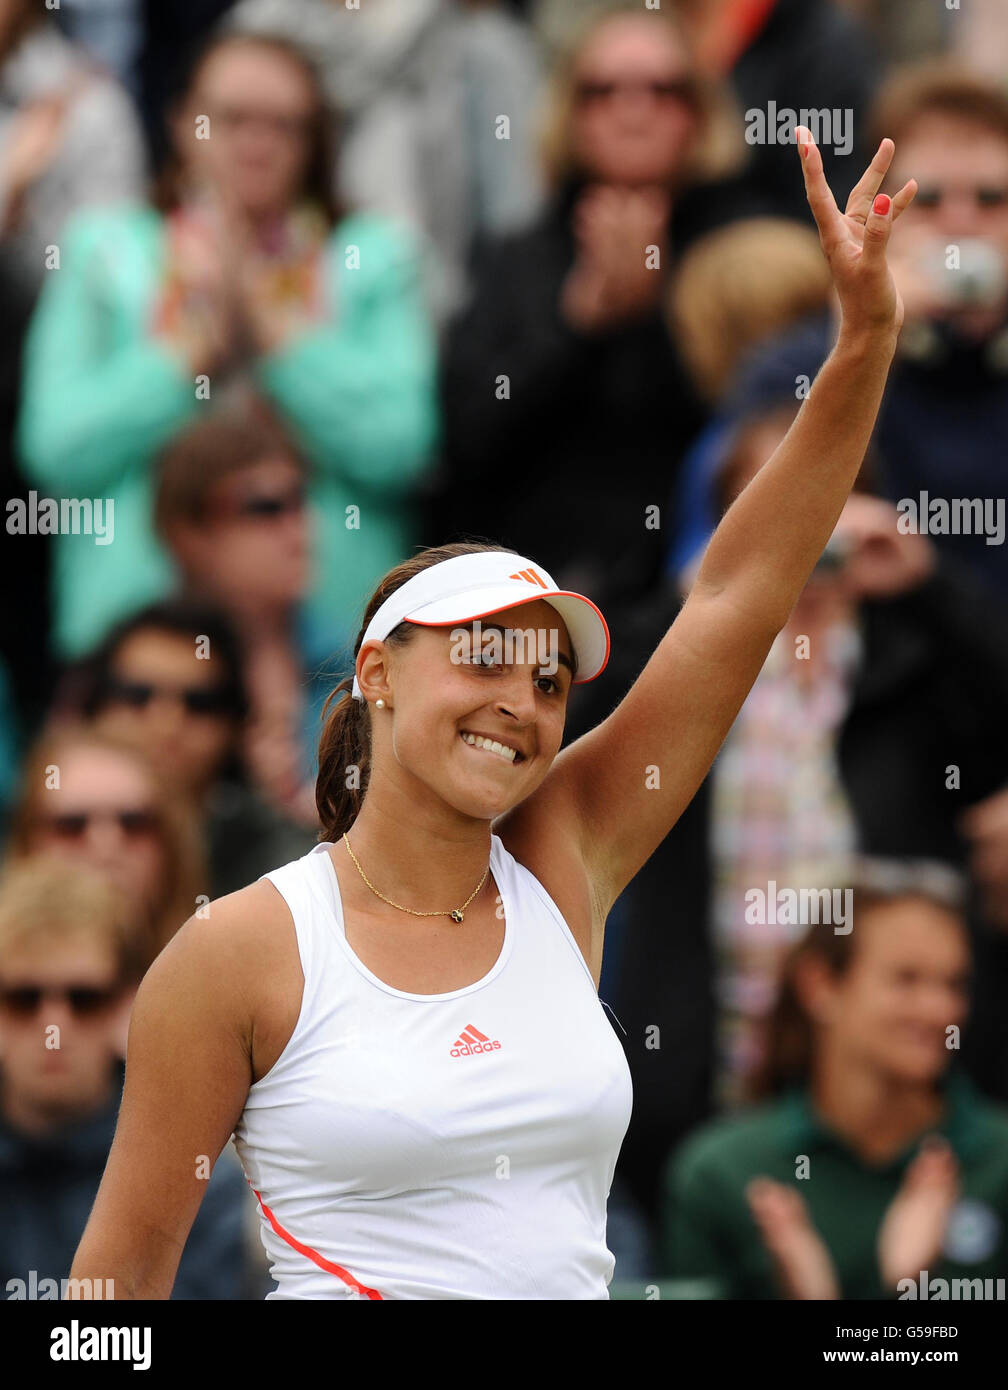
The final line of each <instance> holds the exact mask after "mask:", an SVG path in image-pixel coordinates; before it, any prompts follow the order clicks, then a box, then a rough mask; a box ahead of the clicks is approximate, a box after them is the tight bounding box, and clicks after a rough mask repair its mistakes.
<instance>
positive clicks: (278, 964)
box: [141, 881, 304, 1080]
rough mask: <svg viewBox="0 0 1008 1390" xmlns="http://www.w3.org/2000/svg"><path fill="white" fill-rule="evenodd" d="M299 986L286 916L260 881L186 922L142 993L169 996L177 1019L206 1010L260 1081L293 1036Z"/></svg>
mask: <svg viewBox="0 0 1008 1390" xmlns="http://www.w3.org/2000/svg"><path fill="white" fill-rule="evenodd" d="M303 985H304V976H303V973H302V969H301V959H300V954H299V952H298V946H297V936H296V934H295V931H294V923H293V921H292V919H291V914H290V909H289V908H288V907H287V904H286V903H285V902H284V900H283V898H282V897H281V896H280V894H279V893H278V892H277V890H276V889H275V888H274V887H273V885H272V884H271V883H269V882H265V881H261V882H257V883H252V884H250V885H249V886H248V887H246V888H241V889H239V890H238V891H237V892H235V893H229V894H227V896H226V897H223V898H217V899H215V900H214V901H213V902H211V903H209V904H207V906H206V907H204V908H201V909H200V912H199V913H197V914H196V915H195V916H193V917H190V918H189V920H188V921H187V922H186V923H185V924H184V925H183V926H182V927H181V928H180V929H179V930H178V931H177V932H176V934H175V936H174V937H172V939H171V941H169V943H168V944H167V946H165V948H164V950H163V951H162V952H161V954H160V955H159V956H158V958H157V960H156V961H155V962H154V964H153V965H152V966H151V968H150V970H149V971H148V972H147V975H146V977H145V979H144V982H143V985H142V986H141V993H142V994H145V995H147V996H148V997H150V996H151V995H153V994H157V995H159V996H161V995H166V994H170V995H171V996H172V999H173V1005H174V1007H175V1008H176V1009H178V1010H180V1011H181V1012H182V1013H183V1015H186V1014H191V1015H199V1014H205V1012H206V1010H207V1009H212V1011H213V1014H214V1016H215V1019H216V1020H217V1023H218V1026H220V1027H222V1028H224V1029H226V1031H227V1032H228V1033H229V1034H231V1035H232V1036H234V1037H235V1038H236V1039H238V1040H239V1041H240V1043H241V1045H242V1047H243V1050H244V1051H245V1052H246V1054H247V1055H248V1057H249V1059H250V1065H251V1071H252V1079H253V1080H258V1079H259V1077H260V1076H261V1075H265V1073H266V1071H268V1070H269V1068H270V1066H272V1064H273V1062H274V1061H275V1060H276V1057H277V1056H279V1054H280V1052H281V1051H282V1050H283V1046H284V1045H285V1043H286V1040H287V1038H288V1037H289V1036H290V1033H291V1032H292V1031H293V1028H294V1024H295V1023H296V1021H297V1015H298V1012H299V1010H300V1005H301V993H302V989H303ZM288 1020H290V1027H289V1028H288V1030H287V1034H286V1036H285V1037H283V1041H282V1042H281V1043H280V1046H279V1047H278V1048H277V1049H276V1056H272V1057H271V1055H270V1053H271V1047H272V1045H273V1042H274V1040H275V1039H276V1038H278V1037H279V1036H280V1035H282V1034H283V1029H284V1026H285V1023H286V1022H287V1021H288ZM193 1021H194V1023H195V1022H196V1019H195V1017H194V1019H193ZM264 1062H266V1063H267V1065H264Z"/></svg>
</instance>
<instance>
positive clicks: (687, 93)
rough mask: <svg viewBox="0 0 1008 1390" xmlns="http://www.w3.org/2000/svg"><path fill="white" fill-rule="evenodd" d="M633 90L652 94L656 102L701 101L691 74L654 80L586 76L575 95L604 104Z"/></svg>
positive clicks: (585, 102)
mask: <svg viewBox="0 0 1008 1390" xmlns="http://www.w3.org/2000/svg"><path fill="white" fill-rule="evenodd" d="M630 93H632V94H634V95H637V96H641V95H643V96H648V97H650V98H651V100H652V101H655V102H662V103H666V102H668V103H671V102H676V101H678V102H684V103H685V104H686V105H688V106H695V105H696V102H697V92H696V85H695V83H694V82H693V80H692V79H691V78H689V77H669V78H664V79H661V78H654V79H651V80H650V81H649V80H647V79H641V80H640V81H631V80H629V79H627V80H622V81H621V80H617V79H615V78H614V79H604V78H599V79H597V80H592V79H590V78H584V79H583V80H582V81H580V82H578V84H577V85H576V87H575V89H574V95H575V97H576V99H577V101H578V102H579V103H580V105H582V106H603V105H606V104H608V103H609V102H611V101H612V100H613V99H614V98H615V97H617V96H623V95H626V94H630Z"/></svg>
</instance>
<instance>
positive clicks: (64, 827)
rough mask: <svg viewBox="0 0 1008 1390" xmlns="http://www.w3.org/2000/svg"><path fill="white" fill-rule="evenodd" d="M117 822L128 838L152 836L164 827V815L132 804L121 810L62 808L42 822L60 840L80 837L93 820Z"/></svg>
mask: <svg viewBox="0 0 1008 1390" xmlns="http://www.w3.org/2000/svg"><path fill="white" fill-rule="evenodd" d="M101 820H104V821H109V820H111V821H115V822H116V823H117V824H118V826H119V829H120V830H121V831H122V833H123V835H125V836H126V838H127V839H139V838H140V837H141V836H144V835H153V834H155V833H156V832H158V831H160V829H161V817H160V816H159V815H158V813H157V811H155V810H154V809H153V808H152V807H146V806H143V807H130V808H128V809H126V810H120V811H106V810H101V811H98V810H94V811H62V812H57V813H56V814H55V815H51V816H46V817H45V818H44V819H43V824H44V825H45V826H46V827H47V829H48V830H49V831H50V832H51V833H52V834H54V835H56V836H58V837H59V838H60V839H61V840H80V839H83V837H84V836H85V835H86V834H87V830H88V826H89V825H90V824H91V823H92V821H101Z"/></svg>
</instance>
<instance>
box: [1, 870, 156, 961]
mask: <svg viewBox="0 0 1008 1390" xmlns="http://www.w3.org/2000/svg"><path fill="white" fill-rule="evenodd" d="M82 940H87V941H90V942H92V943H96V944H100V945H102V946H104V947H105V948H106V949H107V950H109V951H110V952H111V954H112V955H113V956H114V957H115V962H116V974H117V982H119V983H124V984H125V983H126V982H133V981H135V980H136V979H139V977H140V975H141V974H142V973H143V969H144V965H145V961H144V952H145V948H146V944H147V942H146V931H145V929H144V927H143V925H142V924H140V923H138V922H137V919H136V915H135V913H133V912H132V911H131V909H130V907H129V905H128V903H127V902H126V900H125V898H124V897H123V895H122V893H121V892H120V891H119V890H118V889H117V888H116V887H114V885H113V884H111V883H110V882H109V881H108V879H107V878H106V877H105V875H104V874H102V873H100V872H99V871H98V870H97V869H94V868H92V867H91V866H90V865H89V864H69V863H67V861H66V860H65V859H63V858H60V857H58V856H56V855H54V854H36V855H33V856H32V857H31V858H28V859H25V860H23V861H21V862H20V863H15V864H13V865H11V866H10V867H9V868H7V869H6V870H5V871H4V872H3V874H0V965H2V961H3V957H4V955H5V954H6V953H7V952H8V951H10V950H11V949H12V948H16V947H18V946H21V945H25V944H30V943H33V942H45V944H46V946H47V947H48V946H50V945H52V944H53V943H62V942H65V941H82Z"/></svg>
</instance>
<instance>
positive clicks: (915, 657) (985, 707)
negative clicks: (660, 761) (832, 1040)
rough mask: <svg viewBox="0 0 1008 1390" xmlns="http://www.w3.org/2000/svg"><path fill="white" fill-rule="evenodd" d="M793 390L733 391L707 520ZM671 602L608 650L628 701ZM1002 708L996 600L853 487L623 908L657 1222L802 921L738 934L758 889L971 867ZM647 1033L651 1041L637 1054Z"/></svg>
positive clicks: (638, 1180)
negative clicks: (751, 394) (696, 782)
mask: <svg viewBox="0 0 1008 1390" xmlns="http://www.w3.org/2000/svg"><path fill="white" fill-rule="evenodd" d="M782 385H783V383H782ZM787 394H788V395H789V396H791V400H790V404H788V403H787V400H786V399H784V400H781V399H779V398H770V397H768V398H765V399H761V400H760V402H759V404H758V405H757V404H756V402H755V401H754V400H750V402H749V406H748V409H745V408H743V406H742V404H741V398H740V404H739V406H738V409H739V417H738V419H737V421H736V422H735V425H734V428H733V430H730V431H728V439H729V442H728V443H724V444H723V445H722V449H721V454H720V471H719V472H716V473H715V475H714V478H712V479H711V480H710V482H709V486H711V487H712V488H713V489H714V491H715V494H716V496H717V502H718V505H717V507H716V508H714V510H715V511H716V512H719V511H720V509H721V508H722V507H725V506H727V505H728V504H729V503H730V501H731V500H732V498H733V497H734V496H736V495H737V493H738V492H739V491H741V489H742V487H743V486H744V485H745V483H746V482H747V481H748V479H749V478H750V477H752V476H753V475H754V473H755V471H756V470H757V469H758V468H759V467H761V466H762V465H763V464H764V463H765V462H766V460H767V458H768V457H769V456H770V454H771V453H772V452H773V450H774V449H775V448H776V446H777V445H778V443H779V442H780V440H781V438H782V437H783V435H784V433H785V432H786V430H787V428H788V426H789V424H790V422H791V419H792V417H793V415H794V412H795V409H796V407H797V402H795V401H794V399H793V394H792V393H791V392H788V393H787ZM718 479H719V480H720V481H719V482H718V481H717V480H718ZM687 578H688V577H687ZM677 606H678V599H677V597H676V596H675V595H673V594H672V593H668V594H666V595H664V596H658V597H656V598H655V600H654V602H653V603H652V604H651V605H649V606H644V607H643V608H642V612H641V615H640V617H639V619H638V623H637V627H636V628H635V629H632V630H628V632H627V635H626V640H625V642H624V644H623V647H622V649H620V648H615V647H614V650H613V658H612V662H611V663H610V664H613V663H615V667H616V669H615V672H614V687H615V689H616V696H615V698H617V699H618V698H619V697H620V696H621V695H622V694H623V692H624V691H625V690H626V689H627V688H628V687H629V686H630V685H631V684H632V682H633V680H634V679H635V677H636V675H637V673H638V671H639V670H640V668H641V665H642V664H643V661H644V659H645V654H646V652H647V651H649V650H652V649H653V646H654V643H655V641H656V640H657V638H658V636H659V635H660V634H661V633H662V632H663V631H665V629H666V628H667V627H668V626H669V625H670V624H671V622H672V621H673V619H674V617H675V612H676V609H677ZM649 644H650V645H649ZM614 687H613V686H611V687H610V691H611V690H612V689H613V688H614ZM585 693H586V695H587V702H586V703H587V709H586V708H585V706H584V705H583V706H582V708H581V710H580V712H579V722H582V723H585V722H587V723H589V724H593V723H595V722H597V721H598V719H599V718H601V717H602V716H603V715H604V713H605V712H606V708H607V707H608V701H609V700H611V699H612V698H613V697H612V695H611V694H609V695H608V696H606V697H605V700H606V706H605V708H597V707H596V706H595V705H594V704H593V701H594V700H602V699H603V696H602V694H601V692H600V694H599V695H593V694H592V693H590V687H588V688H586V692H585ZM1006 702H1008V632H1006V624H1005V617H1004V614H1003V613H1002V612H1001V611H1000V607H999V605H997V604H996V603H995V602H994V601H993V600H992V598H991V596H990V595H989V594H988V593H987V592H986V591H985V590H984V589H983V588H978V586H977V584H976V581H975V580H973V578H972V576H970V575H969V574H968V572H967V573H964V572H963V571H962V570H961V569H960V568H958V567H957V566H956V565H955V562H954V561H950V560H948V559H946V558H943V557H939V556H938V555H937V554H936V552H935V549H934V547H933V546H932V545H931V544H930V542H929V540H928V539H927V538H926V537H923V536H916V535H902V534H900V533H899V532H898V531H897V529H896V513H895V509H894V508H893V507H892V506H891V505H890V504H888V503H885V502H883V501H881V500H880V499H878V498H873V497H870V496H866V495H864V494H863V493H861V494H858V493H856V494H855V495H854V496H853V497H852V498H851V499H850V501H849V502H848V504H847V506H846V508H845V510H844V512H843V514H842V516H841V519H840V522H839V524H838V527H837V532H836V537H835V539H834V541H833V542H832V543H831V546H830V547H829V549H828V551H827V553H826V555H825V556H824V557H823V560H822V562H821V563H820V566H819V568H818V569H817V571H816V572H815V573H814V575H813V577H812V579H811V580H810V581H809V584H808V586H807V588H806V590H805V593H804V594H803V595H802V597H801V599H800V600H799V602H798V604H797V605H796V608H795V610H794V612H793V614H792V616H791V619H790V621H789V623H788V625H787V626H786V627H785V629H784V630H783V631H782V633H781V635H780V636H779V638H778V639H777V641H776V643H775V644H774V646H773V648H772V649H771V652H770V655H769V656H768V658H767V662H766V664H765V666H764V668H763V670H762V672H761V673H760V675H759V677H758V678H757V680H756V683H755V685H754V687H753V690H752V692H751V694H750V696H749V699H748V700H747V702H746V703H745V705H743V708H742V710H741V712H740V714H739V716H738V718H737V720H736V722H735V724H734V726H733V728H732V730H731V732H730V733H729V735H728V737H727V739H726V740H725V744H724V746H723V748H722V750H721V753H720V754H719V756H718V759H717V760H716V762H715V764H714V767H713V768H712V770H711V772H710V774H709V775H708V777H707V779H706V780H705V782H704V783H703V784H702V785H701V787H700V790H699V791H698V793H697V795H696V797H695V798H694V800H693V802H692V803H691V804H690V806H689V807H688V808H687V811H686V812H685V814H684V815H683V816H682V817H681V819H680V821H679V822H678V824H677V825H676V826H675V828H674V830H673V831H672V832H671V834H669V835H668V836H667V837H666V839H665V841H664V842H663V843H662V845H661V846H660V847H659V849H658V850H657V851H656V852H655V854H654V855H652V858H651V860H649V861H648V863H647V864H646V865H645V866H644V868H643V869H642V870H641V871H640V873H639V874H638V875H637V877H636V878H635V880H634V881H633V883H632V884H631V885H630V887H629V888H628V889H627V891H626V892H625V894H624V895H623V898H622V899H621V902H620V904H619V905H618V906H619V918H618V920H619V921H620V923H621V925H622V934H623V940H622V941H621V944H620V946H619V948H618V954H617V958H616V960H615V961H614V963H613V966H612V970H613V974H612V975H611V976H610V977H609V988H610V997H611V998H612V1002H613V1007H614V1009H615V1012H616V1015H617V1017H618V1018H619V1019H620V1021H621V1023H622V1025H623V1027H624V1028H625V1029H626V1033H627V1039H628V1042H627V1052H628V1058H629V1061H630V1067H631V1072H632V1074H633V1078H634V1093H635V1108H634V1123H633V1124H632V1125H631V1128H630V1132H629V1134H628V1136H627V1139H626V1142H625V1143H624V1146H623V1151H622V1154H621V1158H620V1168H621V1171H622V1173H623V1175H624V1177H625V1178H626V1179H627V1181H628V1182H629V1183H630V1184H631V1186H632V1188H633V1191H634V1194H635V1196H637V1198H638V1200H640V1201H641V1203H642V1205H644V1207H645V1209H646V1210H648V1211H649V1212H652V1213H653V1212H654V1210H655V1202H656V1196H657V1189H656V1183H657V1179H658V1172H659V1165H660V1162H661V1159H662V1156H663V1154H664V1153H665V1152H667V1151H668V1149H669V1148H670V1147H671V1146H672V1145H673V1144H674V1143H675V1142H676V1141H677V1140H678V1139H679V1138H681V1137H682V1135H683V1134H684V1133H686V1132H687V1131H688V1130H689V1129H690V1128H691V1127H692V1126H693V1125H695V1124H696V1123H697V1121H698V1120H699V1119H700V1118H701V1117H702V1115H703V1114H704V1113H705V1112H707V1113H709V1110H710V1108H711V1106H712V1104H713V1103H714V1099H715V1093H716V1092H717V1098H718V1099H720V1100H721V1101H722V1102H727V1103H737V1102H738V1100H739V1099H740V1096H741V1093H742V1090H743V1085H744V1081H745V1078H746V1077H747V1076H749V1075H750V1074H751V1071H752V1068H753V1067H754V1066H755V1065H756V1064H757V1061H758V1052H757V1050H756V1049H757V1046H758V1039H759V1027H760V1022H759V1021H760V1019H761V1018H762V1017H764V1016H765V1013H766V1010H767V1009H768V1008H769V1007H770V1004H771V1002H772V999H773V995H774V992H775V989H776V984H777V979H778V971H779V965H780V960H781V957H782V955H783V953H784V951H786V949H787V948H788V946H789V945H790V944H791V938H792V936H793V930H791V929H789V928H788V926H787V924H786V923H781V924H779V925H778V926H777V927H773V926H759V927H756V926H753V925H750V924H749V923H747V921H746V916H745V907H746V901H745V890H746V889H747V888H748V887H750V886H752V885H754V884H759V883H761V882H762V883H764V884H766V883H767V882H768V881H770V880H775V881H778V882H780V883H781V884H785V883H787V884H795V885H798V886H801V885H805V884H809V883H811V884H812V885H813V886H815V885H818V884H821V882H822V874H823V873H826V872H830V873H833V874H834V875H835V876H836V877H837V878H839V877H841V876H843V875H845V874H847V873H848V872H853V868H854V866H856V864H857V862H858V860H859V859H860V858H861V857H862V856H864V855H871V856H879V855H883V856H909V857H914V858H930V859H936V860H940V861H943V862H945V863H948V864H951V865H954V866H956V867H957V868H965V867H966V865H967V863H968V861H969V858H970V854H971V845H970V841H969V838H968V834H967V828H966V827H964V825H963V824H962V822H961V817H962V814H963V812H964V810H965V809H966V808H967V807H970V806H972V807H976V806H982V805H985V804H987V802H988V801H990V800H993V799H994V798H995V797H996V796H997V795H998V794H1000V793H1001V791H1002V789H1003V788H1004V787H1005V784H1006V783H1008V742H1006V738H1005V724H1004V714H1003V711H1004V708H1005V705H1006ZM950 750H954V752H952V751H950ZM952 764H954V767H953V766H950V765H952ZM999 843H1000V844H1001V845H1002V846H1003V844H1004V836H1003V833H1002V836H1001V838H1000V841H999ZM670 884H674V885H675V894H674V900H673V899H671V898H670V896H669V885H670ZM971 927H972V930H973V934H974V950H975V953H976V957H977V960H978V964H980V963H982V966H983V971H984V972H985V973H986V974H987V975H988V979H989V983H985V982H983V981H981V987H982V988H983V989H984V996H983V999H982V1001H981V1000H980V999H978V1005H977V1008H976V1010H975V1014H974V1022H973V1030H974V1032H975V1034H976V1037H977V1042H976V1046H975V1047H974V1048H973V1049H972V1050H971V1054H970V1059H969V1069H970V1071H971V1074H974V1075H975V1076H976V1077H977V1080H978V1082H979V1081H980V1079H981V1077H982V1078H983V1079H984V1081H986V1082H990V1081H991V1080H992V1079H993V1087H994V1090H993V1093H994V1094H995V1095H997V1096H999V1097H1002V1096H1003V1097H1004V1098H1006V1099H1008V1094H1006V1093H1005V1092H1004V1090H1003V1086H1004V1080H1003V1074H1002V1076H1001V1078H1000V1080H998V1079H997V1073H998V1065H999V1060H1000V1061H1001V1062H1002V1063H1003V1059H1005V1057H1006V1055H1008V1038H1006V1035H1005V1030H1004V1027H1003V1022H1002V1013H1001V1009H1000V1008H999V1006H998V1004H997V997H998V994H999V991H1001V990H1003V989H1004V987H1005V983H1006V982H1008V938H1006V937H1005V934H1004V932H1002V931H997V930H995V929H994V924H993V922H992V920H991V918H990V916H989V915H985V916H984V917H978V916H977V915H976V914H973V915H972V916H971ZM652 1026H653V1027H656V1028H658V1030H659V1034H658V1036H659V1037H660V1040H661V1046H660V1047H658V1048H654V1047H648V1046H646V1040H647V1036H648V1035H647V1032H646V1030H647V1029H648V1028H649V1027H652ZM985 1054H990V1061H989V1062H988V1061H987V1060H985ZM1002 1073H1003V1065H1002Z"/></svg>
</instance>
